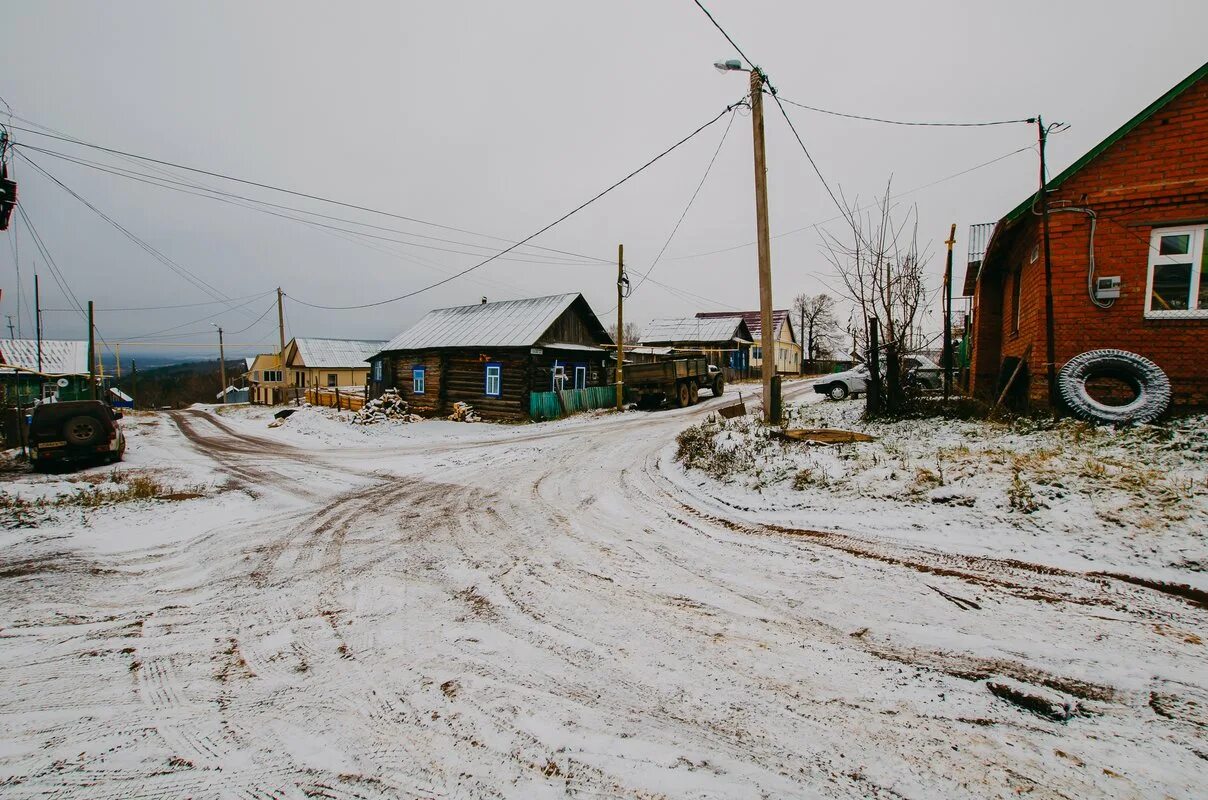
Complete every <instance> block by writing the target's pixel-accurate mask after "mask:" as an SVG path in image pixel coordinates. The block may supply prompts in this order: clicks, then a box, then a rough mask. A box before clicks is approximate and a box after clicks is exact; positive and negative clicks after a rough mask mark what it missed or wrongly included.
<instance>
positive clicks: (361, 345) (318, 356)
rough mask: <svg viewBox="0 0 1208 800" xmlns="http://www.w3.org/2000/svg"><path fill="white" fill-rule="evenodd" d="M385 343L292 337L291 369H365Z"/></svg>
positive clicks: (366, 340) (364, 340)
mask: <svg viewBox="0 0 1208 800" xmlns="http://www.w3.org/2000/svg"><path fill="white" fill-rule="evenodd" d="M385 343H386V342H384V341H382V340H380V339H376V340H369V339H313V338H299V337H294V340H293V345H294V349H295V350H296V356H295V358H294V359H292V360H291V361H290V363H289V366H291V367H299V366H300V367H327V368H330V369H366V368H368V366H369V363H368V362H369V359H370V358H371V357H372V356H374V355H376V354H377V353H379V352H381V350H382V345H384V344H385Z"/></svg>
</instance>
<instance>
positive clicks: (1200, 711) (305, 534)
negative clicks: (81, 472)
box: [0, 384, 1208, 798]
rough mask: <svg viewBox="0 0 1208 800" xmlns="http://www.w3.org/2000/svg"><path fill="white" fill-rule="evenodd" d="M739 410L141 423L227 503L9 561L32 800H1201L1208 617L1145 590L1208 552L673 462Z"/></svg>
mask: <svg viewBox="0 0 1208 800" xmlns="http://www.w3.org/2000/svg"><path fill="white" fill-rule="evenodd" d="M788 394H789V396H790V398H791V397H793V396H794V395H795V396H796V397H797V398H798V399H801V400H808V399H810V395H809V393H808V389H807V388H806V387H804V386H803V385H801V384H798V385H796V386H794V387H792V388H790V390H789V392H788ZM726 402H729V400H728V399H722V400H709V401H705V402H702V403H701V404H700V405H698V406H695V407H692V408H689V409H684V410H677V411H664V412H658V413H649V414H647V413H632V414H625V415H617V414H611V413H601V414H597V415H591V416H586V415H585V416H581V417H577V418H574V419H569V420H563V421H560V422H557V423H551V424H542V425H518V426H499V425H486V424H462V423H451V422H443V421H441V422H421V423H414V424H400V425H388V426H371V427H368V428H359V427H352V426H347V425H345V424H344V423H343V422H341V421H340V420H339V419H338V418H337V417H336V415H334V414H333V413H332V412H330V411H324V410H318V409H304V410H302V411H300V412H299V413H297V414H295V415H294V416H293V417H292V418H291V419H290V420H289V421H287V422H286V423H285V424H284V425H282V426H281V427H278V428H268V427H267V423H268V421H269V419H270V416H269V414H268V413H267V412H266V410H264V409H255V408H250V407H242V408H228V409H223V410H221V411H218V412H216V411H214V410H212V409H194V410H191V411H186V412H174V413H172V414H171V415H162V416H159V415H157V416H150V417H146V418H141V417H140V418H139V419H137V420H134V419H132V420H128V422H138V423H143V424H142V425H141V426H131V425H128V430H129V431H130V433H131V449H130V458H129V463H128V464H126V465H124V466H123V467H122V469H129V470H143V471H146V472H147V473H148V474H155V475H159V476H160V477H161V479H162V480H163V481H164V482H165V483H166V484H171V485H172V486H173V487H177V488H179V487H192V488H193V489H197V488H198V487H204V488H203V489H202V490H201V491H197V492H193V493H194V494H201V495H203V496H200V497H191V496H190V497H185V498H184V499H160V500H155V499H152V500H131V501H123V502H113V503H110V504H106V505H100V506H97V507H91V506H89V507H83V506H71V505H56V506H52V507H43V506H39V507H38V513H40V514H43V516H41V517H39V518H38V520H37V521H36V522H35V523H34V527H11V528H8V529H5V530H3V531H0V537H2V538H0V545H2V546H3V550H2V551H0V552H2V553H3V556H0V609H3V610H2V611H0V685H2V686H3V687H4V698H5V703H4V705H3V708H2V709H0V726H2V729H3V735H2V736H0V794H3V795H4V796H5V797H22V798H23V797H35V796H38V797H41V796H46V795H53V796H60V797H89V798H93V797H96V798H118V797H135V796H137V797H164V798H168V797H199V798H200V797H282V798H295V797H296V798H301V797H335V798H353V797H358V798H379V797H382V798H384V797H417V798H418V797H424V798H437V797H440V798H446V797H447V798H479V797H515V798H543V797H568V796H569V797H592V798H595V797H624V798H661V797H667V798H706V797H707V798H751V797H827V798H831V797H845V798H846V797H851V798H855V797H885V798H900V797H908V798H924V797H944V798H963V797H968V798H981V797H1016V796H1020V795H1027V796H1030V797H1078V798H1082V797H1175V798H1195V797H1201V796H1202V787H1203V785H1204V783H1205V779H1208V741H1205V730H1206V726H1208V672H1206V670H1205V669H1204V663H1205V658H1204V656H1205V650H1204V642H1203V637H1204V635H1205V627H1206V623H1208V609H1206V608H1205V606H1204V604H1203V602H1202V599H1201V598H1200V596H1199V595H1196V594H1195V593H1194V591H1191V590H1188V591H1185V592H1183V593H1182V594H1180V593H1179V591H1178V590H1177V589H1175V588H1173V587H1171V586H1167V585H1164V584H1158V583H1156V582H1155V583H1154V584H1153V585H1142V583H1143V581H1144V579H1146V578H1150V577H1155V576H1160V577H1161V578H1162V579H1163V580H1166V579H1173V578H1181V579H1182V582H1186V583H1191V582H1193V581H1194V580H1195V579H1197V578H1198V577H1199V575H1200V574H1201V573H1198V572H1196V571H1195V569H1197V567H1196V566H1195V565H1196V564H1197V563H1199V562H1197V559H1202V558H1203V555H1202V554H1203V548H1202V545H1199V549H1198V551H1197V550H1195V547H1196V539H1195V537H1194V535H1193V532H1189V531H1190V530H1191V529H1190V528H1188V529H1187V530H1184V531H1183V532H1181V533H1179V534H1177V536H1176V537H1174V538H1180V537H1181V538H1182V539H1185V540H1186V543H1185V544H1177V543H1176V544H1170V543H1167V542H1165V541H1163V542H1161V543H1158V544H1155V545H1154V547H1155V549H1156V554H1153V555H1151V556H1146V555H1144V548H1143V547H1140V546H1138V545H1136V544H1121V543H1120V542H1121V540H1123V539H1125V538H1127V537H1126V534H1127V533H1128V531H1127V530H1122V531H1120V532H1119V533H1120V536H1119V537H1113V536H1112V535H1111V534H1112V532H1113V531H1112V530H1111V528H1110V527H1109V524H1110V521H1106V520H1105V521H1102V526H1101V527H1096V526H1100V521H1095V520H1099V517H1098V516H1096V517H1094V520H1092V518H1091V517H1089V516H1088V517H1087V520H1088V525H1090V526H1091V527H1094V530H1092V531H1090V532H1089V533H1086V532H1081V533H1080V531H1081V530H1082V529H1081V528H1080V526H1079V525H1078V524H1076V523H1075V522H1072V521H1071V522H1068V523H1065V527H1060V523H1059V519H1060V518H1058V517H1055V516H1052V514H1055V513H1056V510H1057V508H1058V507H1059V506H1060V503H1057V502H1056V501H1057V500H1060V499H1062V498H1055V497H1052V496H1050V495H1049V494H1048V489H1047V488H1044V487H1051V484H1043V483H1040V482H1039V481H1037V480H1035V476H1034V475H1032V473H1031V472H1030V471H1029V470H1030V469H1031V467H1029V468H1028V469H1024V470H1022V472H1023V473H1024V475H1025V477H1027V479H1028V480H1029V482H1030V485H1031V486H1032V487H1033V493H1034V495H1035V496H1036V497H1037V498H1039V499H1040V500H1042V501H1043V502H1045V503H1047V504H1048V505H1049V508H1048V509H1041V508H1038V509H1036V510H1034V511H1033V512H1032V513H1030V514H1026V515H1023V516H1026V517H1027V518H1028V520H1041V522H1039V523H1033V522H1026V523H1018V524H1017V523H1016V521H1015V518H1014V517H1013V516H1012V511H1010V510H1009V508H1010V507H1009V505H1008V507H1007V508H1000V507H999V505H998V500H996V499H995V498H996V497H997V494H996V493H997V491H998V489H997V488H995V487H996V486H998V484H995V483H993V481H994V480H997V478H993V479H991V478H990V477H985V480H986V481H988V483H987V484H986V485H984V486H983V485H981V484H978V483H976V481H977V480H981V478H979V477H978V475H977V474H971V475H969V476H965V477H962V478H959V479H958V478H957V477H955V476H956V473H955V472H953V471H952V469H951V468H948V467H945V470H946V472H945V478H944V481H945V483H944V484H943V485H939V484H936V485H934V486H930V487H928V488H927V489H926V491H927V492H931V491H936V490H940V489H950V490H951V491H957V490H958V489H959V490H960V491H967V492H969V493H971V494H972V495H974V496H975V497H974V502H973V505H964V504H963V502H950V501H945V502H932V501H931V500H932V498H931V497H929V496H927V495H926V494H925V493H924V495H922V496H923V497H924V498H925V499H923V500H919V499H918V498H917V497H915V495H914V494H910V495H909V496H908V497H906V498H902V497H900V496H899V494H900V493H899V492H898V491H897V490H896V489H895V490H893V491H888V490H887V492H886V494H885V496H884V497H878V496H874V494H875V493H873V492H872V491H871V490H867V491H865V490H860V491H856V489H855V488H852V489H850V490H849V489H842V488H840V489H836V491H835V492H833V493H830V494H826V493H822V492H814V491H808V490H810V488H811V483H810V482H808V481H806V482H799V485H800V486H803V487H804V488H802V489H794V488H793V487H792V482H793V480H794V478H795V477H796V475H797V474H798V473H800V471H801V469H804V468H805V467H800V468H796V470H795V471H794V472H793V473H792V475H788V476H785V477H782V478H776V479H773V478H772V476H765V477H764V478H762V479H759V478H756V480H759V481H760V491H756V490H754V489H753V488H752V485H751V484H747V485H745V486H742V485H739V484H738V483H725V482H722V481H719V480H716V479H714V478H712V477H709V476H708V475H706V474H705V473H703V472H701V471H699V470H696V469H690V470H685V469H684V467H683V466H682V465H681V464H680V463H678V462H677V461H676V459H675V452H676V443H675V439H676V436H677V435H678V434H679V433H680V432H682V431H683V430H684V429H686V428H688V427H689V426H690V425H692V424H695V423H697V422H699V421H700V420H701V419H702V418H703V417H704V415H706V414H707V413H709V412H710V411H711V410H713V409H715V408H717V407H718V406H720V405H722V404H724V403H726ZM842 405H843V404H837V405H835V406H828V407H825V408H822V407H819V408H818V409H817V410H818V413H825V414H840V413H841V408H840V407H841V406H842ZM852 407H853V408H854V405H853V406H852ZM843 413H845V412H843ZM928 424H930V423H928ZM952 430H953V431H957V432H956V433H953V432H951V431H949V430H948V428H947V427H944V428H943V431H944V435H951V436H952V437H954V443H953V444H952V445H951V446H952V447H956V446H957V444H956V443H955V439H956V438H957V437H959V435H962V434H959V431H960V430H961V428H960V424H956V425H955V426H954V427H953V428H952ZM919 435H920V436H921V437H922V440H921V441H920V442H919V443H918V444H919V446H920V447H922V446H924V445H925V446H926V447H931V448H936V447H938V446H940V442H939V437H940V436H941V431H940V430H938V429H928V428H926V427H925V426H921V424H920V430H919ZM1011 435H1018V436H1020V437H1021V439H1020V443H1019V447H1020V448H1025V447H1030V446H1032V445H1031V444H1029V442H1031V441H1032V440H1029V439H1028V438H1027V437H1029V436H1035V437H1039V438H1038V439H1036V440H1035V442H1034V444H1036V445H1037V446H1039V445H1040V444H1041V441H1040V440H1041V439H1043V437H1044V436H1047V435H1049V434H1045V433H1043V432H1039V433H1035V434H1025V433H1017V434H1011ZM909 440H910V437H909V436H904V437H903V438H902V439H901V440H900V442H899V444H898V445H895V446H900V447H903V448H905V450H906V452H904V453H903V455H902V456H901V457H902V458H904V459H906V460H907V461H911V459H913V458H914V456H913V452H914V451H913V450H912V449H910V448H906V447H905V443H906V442H908V441H909ZM892 441H894V440H893V439H892V438H891V437H886V438H885V439H882V442H881V444H882V446H887V445H888V444H889V443H892ZM974 445H976V446H977V447H978V448H980V447H982V446H983V445H985V446H989V445H990V442H971V443H969V444H968V447H969V449H970V451H973V450H974V449H976V448H975V447H974ZM944 446H948V445H944ZM798 447H799V446H798ZM919 452H920V453H922V452H923V451H922V450H920V451H919ZM815 455H816V456H817V457H820V458H821V457H823V456H822V454H821V453H816V454H815ZM866 456H867V454H865V455H864V456H858V457H857V458H848V457H846V456H843V457H839V456H837V455H836V456H835V457H836V466H835V471H834V472H831V473H828V474H829V475H830V476H831V477H833V478H834V479H835V480H836V481H837V482H841V481H840V480H839V479H840V476H839V473H838V468H839V466H843V467H845V468H851V469H852V470H853V471H852V475H855V474H857V473H856V471H855V469H854V468H855V466H856V463H855V462H857V460H858V458H865V457H866ZM791 457H792V458H794V459H796V458H798V457H800V454H796V453H795V454H791ZM920 457H924V456H920ZM962 457H963V454H962ZM970 457H972V455H970ZM1155 457H1156V456H1155ZM827 458H829V456H827ZM878 458H879V456H878ZM1172 463H1174V462H1165V461H1161V462H1154V463H1153V467H1154V469H1156V470H1158V471H1160V472H1162V473H1163V474H1164V475H1165V474H1166V473H1169V472H1170V470H1171V469H1172V466H1171V464H1172ZM794 466H795V464H794ZM826 466H827V468H828V469H829V468H830V467H831V465H830V464H829V462H827V465H826ZM910 466H911V467H913V462H911V464H910ZM1106 466H1108V467H1110V466H1111V465H1110V464H1106ZM109 469H111V468H105V470H92V471H88V473H89V474H92V475H94V476H100V477H98V478H95V479H96V480H97V481H98V482H104V481H105V479H104V474H105V471H106V470H109ZM878 469H884V465H880V464H872V465H864V467H863V469H862V472H868V471H870V470H878ZM901 469H902V470H903V472H904V474H907V468H906V467H901ZM1189 469H1190V467H1189ZM974 473H977V470H975V471H974ZM1189 474H1190V473H1189ZM908 475H909V477H907V478H900V479H898V478H888V479H889V480H900V481H902V482H904V484H905V485H908V482H909V481H914V480H917V475H916V474H914V473H912V472H911V473H908ZM742 480H743V481H746V480H747V479H746V478H743V479H742ZM962 481H963V483H962ZM71 482H72V481H71V476H66V475H61V476H51V477H49V478H48V477H45V476H34V475H29V474H26V473H22V472H20V471H12V470H11V469H10V471H7V472H4V473H2V474H0V491H3V492H4V493H5V495H6V496H8V497H10V498H11V497H21V498H26V499H31V498H35V499H36V497H38V496H52V495H53V496H58V495H61V494H66V493H70V492H72V491H75V490H74V489H73V488H72V487H71V485H70V484H71ZM108 482H109V483H115V482H114V481H112V480H110V481H108ZM868 482H870V483H873V482H875V483H876V484H877V485H878V486H879V485H881V483H882V481H881V480H880V479H876V480H875V481H874V479H873V477H871V476H870V477H869V478H868ZM118 483H120V482H118ZM852 484H853V487H858V486H859V485H860V484H861V481H860V480H856V479H854V478H853V479H852ZM115 485H116V483H115ZM176 494H180V495H186V494H190V493H189V492H177V493H176ZM802 495H805V498H806V499H803V497H802ZM1069 496H1070V497H1073V496H1074V495H1073V494H1071V495H1069ZM738 498H743V499H742V500H739V499H738ZM845 503H850V504H851V506H850V508H848V509H847V510H846V512H845V510H844V508H843V505H844V504H845ZM10 505H11V503H10ZM1191 508H1192V512H1194V504H1193V505H1192V506H1191ZM1192 512H1189V513H1191V516H1189V517H1188V520H1191V521H1192V522H1194V520H1195V517H1194V513H1192ZM1130 513H1132V512H1130ZM1046 514H1048V515H1050V516H1045V515H1046ZM1037 515H1040V516H1037ZM1084 516H1085V514H1084ZM1130 519H1131V518H1130ZM1175 521H1176V522H1177V520H1175ZM945 522H950V523H951V524H948V525H945V524H944V523H945ZM13 524H19V522H13ZM1032 524H1035V526H1036V527H1037V528H1038V530H1034V531H1033V530H1029V529H1028V525H1032ZM1050 528H1051V530H1050ZM1088 530H1089V528H1088ZM1151 533H1152V534H1153V535H1155V536H1159V535H1161V533H1162V531H1161V530H1159V531H1157V532H1156V533H1155V532H1151ZM1046 534H1048V535H1047V536H1046ZM1174 538H1172V539H1171V540H1170V541H1174ZM1184 551H1186V554H1187V555H1186V560H1187V561H1188V563H1187V564H1186V565H1180V562H1179V561H1178V559H1179V558H1181V557H1182V556H1181V555H1180V554H1181V553H1183V552H1184ZM1104 572H1111V573H1116V575H1115V576H1113V575H1105V574H1101V573H1104ZM1138 581H1142V583H1138ZM1168 582H1171V581H1168Z"/></svg>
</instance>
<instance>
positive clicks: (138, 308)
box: [42, 289, 274, 313]
mask: <svg viewBox="0 0 1208 800" xmlns="http://www.w3.org/2000/svg"><path fill="white" fill-rule="evenodd" d="M271 291H274V290H272V289H270V290H269V291H268V292H261V293H259V294H254V295H252V294H248V295H244V296H243V297H232V298H231V299H230V302H232V303H233V302H236V301H238V300H247V299H249V298H256V297H263V296H264V295H266V294H268V293H269V292H271ZM226 302H227V301H226V300H207V301H206V302H204V303H180V304H178V305H170V306H106V307H105V308H102V309H98V310H100V311H164V310H167V309H173V308H199V307H201V306H214V305H220V304H225V303H226ZM47 311H70V312H71V313H75V309H74V308H44V309H42V313H46V312H47Z"/></svg>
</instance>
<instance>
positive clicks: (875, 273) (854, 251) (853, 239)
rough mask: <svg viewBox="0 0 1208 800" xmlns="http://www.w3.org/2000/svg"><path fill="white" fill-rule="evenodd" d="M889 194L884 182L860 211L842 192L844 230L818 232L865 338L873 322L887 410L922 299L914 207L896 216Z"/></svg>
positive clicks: (922, 257) (899, 396)
mask: <svg viewBox="0 0 1208 800" xmlns="http://www.w3.org/2000/svg"><path fill="white" fill-rule="evenodd" d="M889 196H890V189H889V183H887V184H886V186H885V194H884V196H883V197H882V198H881V199H880V200H878V202H877V207H876V209H875V210H872V211H866V212H861V211H860V210H859V209H858V208H857V207H856V206H855V205H849V204H848V203H847V201H846V198H845V199H844V207H845V209H846V217H847V223H848V226H849V232H848V233H845V234H843V236H842V237H839V236H834V235H831V234H827V233H824V234H823V236H824V242H825V244H826V253H825V254H826V257H827V260H829V261H830V263H831V264H832V265H833V266H834V267H835V269H836V271H837V272H838V274H839V277H840V280H842V281H843V287H844V290H845V292H846V294H847V296H848V297H849V298H851V300H852V301H853V302H854V303H855V305H856V317H855V322H856V325H857V327H862V328H863V331H862V333H863V339H864V341H865V342H867V341H869V332H870V329H871V327H872V325H873V323H874V321H875V323H876V325H877V327H878V337H879V343H880V348H879V349H882V350H883V351H884V356H885V357H884V363H885V389H886V391H885V396H884V404H883V410H884V411H886V412H888V413H891V414H892V413H895V412H897V411H899V410H900V409H901V407H902V403H903V400H904V391H903V384H904V380H903V378H904V376H903V375H902V370H901V359H902V356H903V355H905V353H906V348H907V343H908V341H909V339H910V336H911V332H912V330H913V329H914V327H915V323H916V318H917V317H918V316H919V314H920V312H921V311H922V309H923V306H924V304H925V302H926V296H927V293H926V288H925V286H924V281H923V269H924V266H925V264H926V262H927V259H928V255H927V254H926V253H925V252H922V251H920V250H919V244H918V210H917V208H915V207H913V206H912V207H911V208H910V209H909V210H907V211H906V213H905V214H901V215H900V221H898V220H897V219H895V212H896V211H897V207H896V206H894V205H892V204H891V203H890V199H889ZM849 236H850V238H849ZM877 410H878V409H872V411H873V412H874V413H876V411H877Z"/></svg>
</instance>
